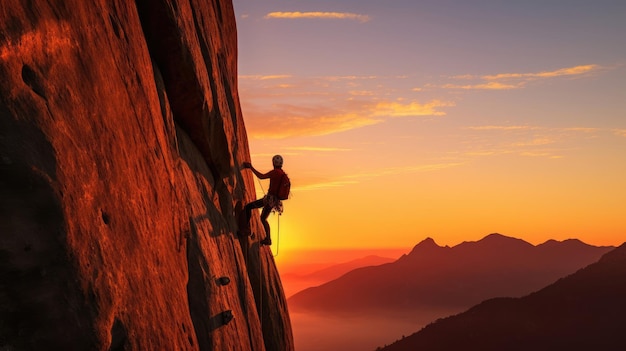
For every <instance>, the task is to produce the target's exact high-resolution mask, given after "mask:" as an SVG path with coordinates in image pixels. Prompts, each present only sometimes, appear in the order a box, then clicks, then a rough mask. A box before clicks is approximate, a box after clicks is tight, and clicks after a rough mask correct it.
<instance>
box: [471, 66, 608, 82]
mask: <svg viewBox="0 0 626 351" xmlns="http://www.w3.org/2000/svg"><path fill="white" fill-rule="evenodd" d="M600 68H601V67H600V66H599V65H581V66H574V67H566V68H560V69H557V70H553V71H542V72H537V73H499V74H494V75H486V76H482V77H481V78H483V79H486V80H503V79H520V78H521V79H537V78H554V77H563V76H577V75H581V74H585V73H590V72H592V71H597V70H599V69H600Z"/></svg>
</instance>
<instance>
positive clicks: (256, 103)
mask: <svg viewBox="0 0 626 351" xmlns="http://www.w3.org/2000/svg"><path fill="white" fill-rule="evenodd" d="M234 6H235V14H236V20H237V31H238V47H239V54H238V62H239V66H238V67H239V68H238V69H239V71H238V75H239V94H240V98H241V104H242V109H243V115H244V119H245V123H246V128H247V131H248V136H249V142H250V149H251V153H252V162H253V164H254V165H255V167H256V168H258V169H259V170H261V171H267V170H269V169H270V168H271V156H272V155H274V154H277V153H278V154H282V155H283V156H284V158H285V170H286V171H287V172H288V174H289V175H290V178H291V180H292V184H293V188H292V195H293V196H292V198H291V199H290V200H288V201H287V202H286V203H285V213H284V215H283V216H282V217H281V219H280V243H279V245H280V249H281V250H289V249H298V248H351V247H357V248H372V247H381V248H391V247H407V248H410V247H412V246H413V245H415V244H416V243H418V242H419V241H421V240H422V239H424V238H426V237H432V238H433V239H435V241H436V242H437V243H438V244H440V245H456V244H458V243H460V242H462V241H466V240H468V241H469V240H479V239H480V238H482V237H484V236H486V235H487V234H489V233H493V232H499V233H502V234H505V235H508V236H513V237H518V238H522V239H525V240H527V241H529V242H531V243H533V244H539V243H542V242H544V241H546V240H548V239H557V240H563V239H567V238H579V239H581V240H583V241H584V242H587V243H589V244H595V245H619V244H621V243H622V242H624V241H626V1H623V0H594V1H590V0H587V1H580V0H541V1H539V0H529V1H504V0H503V1H495V0H476V1H467V0H427V1H420V0H402V1H399V0H390V1H371V0H346V1H336V0H333V1H325V0H315V1H312V0H307V1H273V0H264V1H258V0H234ZM261 184H262V186H263V188H264V189H267V186H268V184H267V183H266V181H262V183H261ZM256 187H257V191H258V193H259V195H262V193H261V187H260V186H259V183H258V182H257V183H256ZM270 225H271V226H272V228H273V230H274V232H273V234H274V240H275V242H276V228H277V221H276V216H274V215H273V216H271V217H270ZM275 245H276V244H275ZM273 248H274V249H275V246H274V247H273Z"/></svg>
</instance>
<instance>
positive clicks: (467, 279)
mask: <svg viewBox="0 0 626 351" xmlns="http://www.w3.org/2000/svg"><path fill="white" fill-rule="evenodd" d="M612 249H613V247H597V246H591V245H587V244H585V243H583V242H581V241H579V240H576V239H570V240H565V241H555V240H549V241H547V242H545V243H543V244H540V245H532V244H530V243H528V242H526V241H523V240H521V239H516V238H511V237H507V236H504V235H501V234H497V233H494V234H490V235H488V236H486V237H484V238H483V239H481V240H479V241H471V242H463V243H461V244H458V245H456V246H453V247H449V246H439V245H437V244H436V243H435V241H434V240H433V239H431V238H427V239H425V240H423V241H422V242H420V243H419V244H418V245H416V246H415V247H414V248H413V250H412V251H411V252H410V253H409V254H406V255H403V256H402V257H400V258H399V259H398V260H396V261H395V262H392V263H387V264H383V265H379V266H374V267H363V268H359V269H355V270H353V271H350V272H348V273H346V274H345V275H343V276H341V277H340V278H338V279H335V280H333V281H330V282H328V283H326V284H323V285H321V286H318V287H312V288H309V289H305V290H303V291H301V292H299V293H297V294H295V295H293V296H292V297H291V298H289V300H288V302H289V308H290V310H292V311H314V312H316V313H327V314H371V313H384V314H389V313H403V314H404V313H408V314H413V313H415V312H416V311H420V310H422V311H426V310H429V311H432V310H442V311H455V313H456V312H460V311H462V310H463V309H466V308H468V307H470V306H472V305H475V304H477V303H479V302H481V301H483V300H486V299H488V298H493V297H519V296H523V295H526V294H529V293H531V292H532V291H535V290H538V289H540V288H542V287H544V286H546V285H548V284H550V283H552V282H554V281H555V280H557V279H559V278H561V277H563V276H566V275H568V274H571V273H573V272H575V271H576V270H578V269H581V268H583V267H585V266H587V265H589V264H590V263H593V262H595V261H597V260H598V259H599V258H600V257H601V256H602V255H603V254H605V253H607V252H608V251H610V250H612Z"/></svg>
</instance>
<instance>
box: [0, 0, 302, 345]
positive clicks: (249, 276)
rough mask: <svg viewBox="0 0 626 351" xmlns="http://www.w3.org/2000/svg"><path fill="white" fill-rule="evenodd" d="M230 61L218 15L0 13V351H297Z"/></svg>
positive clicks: (115, 7) (103, 9)
mask: <svg viewBox="0 0 626 351" xmlns="http://www.w3.org/2000/svg"><path fill="white" fill-rule="evenodd" d="M236 45H237V44H236V27H235V17H234V13H233V7H232V3H231V2H230V1H227V0H213V1H197V0H190V1H176V0H159V1H154V0H137V1H136V2H134V1H105V0H96V1H82V0H73V1H72V0H68V1H52V0H50V1H36V2H30V1H18V0H7V1H3V3H2V7H1V8H0V316H1V317H0V346H3V347H6V348H7V349H19V350H30V349H58V350H61V349H62V350H198V349H199V350H281V351H282V350H292V349H293V340H292V334H291V326H290V322H289V315H288V312H287V306H286V302H285V298H284V294H283V291H282V286H281V283H280V278H279V276H278V273H277V271H276V267H275V265H274V260H273V257H272V255H271V251H270V250H269V248H267V247H262V248H259V245H258V237H259V235H255V236H254V237H253V238H248V237H246V238H242V239H239V238H238V237H237V235H236V233H237V221H236V218H235V209H236V208H238V207H240V206H242V204H244V203H245V202H247V201H250V200H252V197H253V196H254V183H253V180H252V178H251V173H250V172H240V169H241V167H240V166H241V163H242V162H244V161H248V160H249V150H248V143H247V135H246V130H245V126H244V122H243V117H242V114H241V110H240V105H239V100H238V94H237V67H236V60H237V46H236ZM261 228H262V227H261V225H260V222H259V221H258V217H255V218H254V221H253V224H252V231H253V232H255V233H259V231H260V230H262V229H261ZM221 277H228V279H221V280H220V278H221ZM227 280H230V282H229V283H227V284H225V283H226V281H227ZM224 284H225V285H224ZM231 316H232V319H231V318H230V317H231Z"/></svg>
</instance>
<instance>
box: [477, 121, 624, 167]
mask: <svg viewBox="0 0 626 351" xmlns="http://www.w3.org/2000/svg"><path fill="white" fill-rule="evenodd" d="M465 129H466V130H470V131H476V132H477V133H479V134H477V135H481V136H482V137H476V140H478V142H476V143H474V144H472V145H471V149H469V150H467V151H466V152H465V155H467V156H470V157H481V156H497V155H506V154H516V155H519V156H532V157H545V158H551V159H559V158H562V157H564V156H563V154H564V153H567V152H568V151H569V150H571V145H572V144H571V143H572V141H574V140H580V139H581V138H595V137H597V136H598V135H600V133H608V132H610V130H609V129H602V128H592V127H541V126H529V125H511V126H507V125H485V126H471V127H466V128H465ZM625 136H626V135H625Z"/></svg>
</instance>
